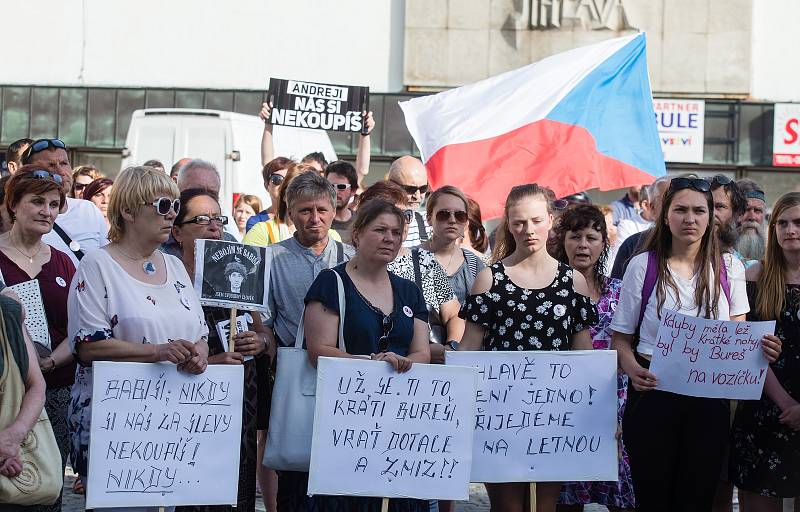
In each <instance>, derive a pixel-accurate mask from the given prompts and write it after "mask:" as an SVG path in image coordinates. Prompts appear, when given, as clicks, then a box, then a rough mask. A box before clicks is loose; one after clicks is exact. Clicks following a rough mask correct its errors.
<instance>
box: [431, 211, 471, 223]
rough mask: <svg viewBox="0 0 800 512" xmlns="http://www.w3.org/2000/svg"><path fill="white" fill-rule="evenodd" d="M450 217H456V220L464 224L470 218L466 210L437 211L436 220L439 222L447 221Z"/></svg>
mask: <svg viewBox="0 0 800 512" xmlns="http://www.w3.org/2000/svg"><path fill="white" fill-rule="evenodd" d="M450 217H453V218H455V219H456V222H458V223H460V224H464V223H465V222H467V220H468V218H467V212H465V211H464V210H439V211H438V212H436V220H438V221H439V222H447V221H449V220H450Z"/></svg>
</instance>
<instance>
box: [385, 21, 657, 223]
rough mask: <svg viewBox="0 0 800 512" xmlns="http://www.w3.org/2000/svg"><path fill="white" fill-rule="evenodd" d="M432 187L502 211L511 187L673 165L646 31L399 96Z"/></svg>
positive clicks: (622, 182) (633, 180)
mask: <svg viewBox="0 0 800 512" xmlns="http://www.w3.org/2000/svg"><path fill="white" fill-rule="evenodd" d="M400 108H402V109H403V113H404V114H405V119H406V125H407V126H408V131H409V132H410V133H411V136H412V137H414V140H415V141H416V143H417V146H418V147H419V149H420V151H421V153H422V160H423V162H425V166H426V167H427V169H428V176H429V180H430V184H431V187H432V188H433V189H436V188H438V187H440V186H442V185H446V184H450V185H455V186H457V187H459V188H461V189H462V190H463V191H464V192H465V193H467V194H468V195H470V196H471V197H472V198H473V199H475V200H476V201H478V203H479V204H480V205H481V210H482V213H483V215H484V218H486V219H491V218H494V217H499V216H501V215H503V204H504V202H505V199H506V196H507V195H508V192H509V191H510V190H511V188H512V187H513V186H515V185H519V184H523V183H532V182H536V183H539V184H540V185H545V186H547V187H550V188H551V189H553V191H554V192H555V194H556V196H557V197H563V196H566V195H569V194H574V193H576V192H581V191H585V190H588V189H592V188H599V189H600V190H613V189H617V188H622V187H629V186H633V185H643V184H647V183H651V182H652V181H653V180H654V179H655V178H656V177H658V176H662V175H664V174H665V173H666V169H665V167H664V156H663V153H662V150H661V145H660V143H659V138H658V129H657V127H656V123H655V113H654V112H653V98H652V94H651V92H650V79H649V77H648V74H647V57H646V51H645V36H644V34H643V33H642V34H636V35H633V36H629V37H621V38H617V39H610V40H608V41H604V42H602V43H598V44H593V45H591V46H585V47H582V48H577V49H574V50H570V51H568V52H564V53H560V54H557V55H553V56H551V57H548V58H546V59H544V60H541V61H539V62H535V63H533V64H530V65H528V66H525V67H523V68H520V69H516V70H513V71H509V72H507V73H503V74H502V75H498V76H495V77H491V78H487V79H486V80H482V81H480V82H477V83H474V84H470V85H465V86H463V87H459V88H458V89H451V90H449V91H445V92H442V93H439V94H436V95H432V96H424V97H420V98H414V99H412V100H409V101H405V102H401V103H400Z"/></svg>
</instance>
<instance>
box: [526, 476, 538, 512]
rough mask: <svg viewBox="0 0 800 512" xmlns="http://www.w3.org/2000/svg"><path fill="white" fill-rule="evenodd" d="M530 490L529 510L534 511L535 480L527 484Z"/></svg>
mask: <svg viewBox="0 0 800 512" xmlns="http://www.w3.org/2000/svg"><path fill="white" fill-rule="evenodd" d="M528 490H529V492H530V502H531V512H536V482H531V483H530V484H528Z"/></svg>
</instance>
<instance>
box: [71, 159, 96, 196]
mask: <svg viewBox="0 0 800 512" xmlns="http://www.w3.org/2000/svg"><path fill="white" fill-rule="evenodd" d="M102 177H103V174H102V173H101V172H100V170H99V169H98V168H97V167H95V166H93V165H81V166H79V167H76V168H75V171H73V173H72V190H70V194H69V197H72V198H74V199H83V197H84V196H83V192H84V190H85V189H86V187H88V186H89V184H90V183H91V182H93V181H94V180H98V179H100V178H102ZM86 199H89V198H88V197H87V198H86Z"/></svg>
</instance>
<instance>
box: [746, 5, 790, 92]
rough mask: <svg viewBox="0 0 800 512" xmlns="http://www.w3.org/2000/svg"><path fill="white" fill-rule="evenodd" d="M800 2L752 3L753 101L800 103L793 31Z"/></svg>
mask: <svg viewBox="0 0 800 512" xmlns="http://www.w3.org/2000/svg"><path fill="white" fill-rule="evenodd" d="M798 27H800V2H798V1H797V0H766V1H765V0H759V1H755V2H753V32H752V38H753V51H752V53H751V55H752V59H753V61H752V64H751V69H752V73H753V75H752V82H751V83H752V93H751V96H752V97H753V98H754V99H759V100H772V101H800V66H798V65H797V63H798V48H800V43H799V42H798V37H797V34H798V32H797V30H798Z"/></svg>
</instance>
